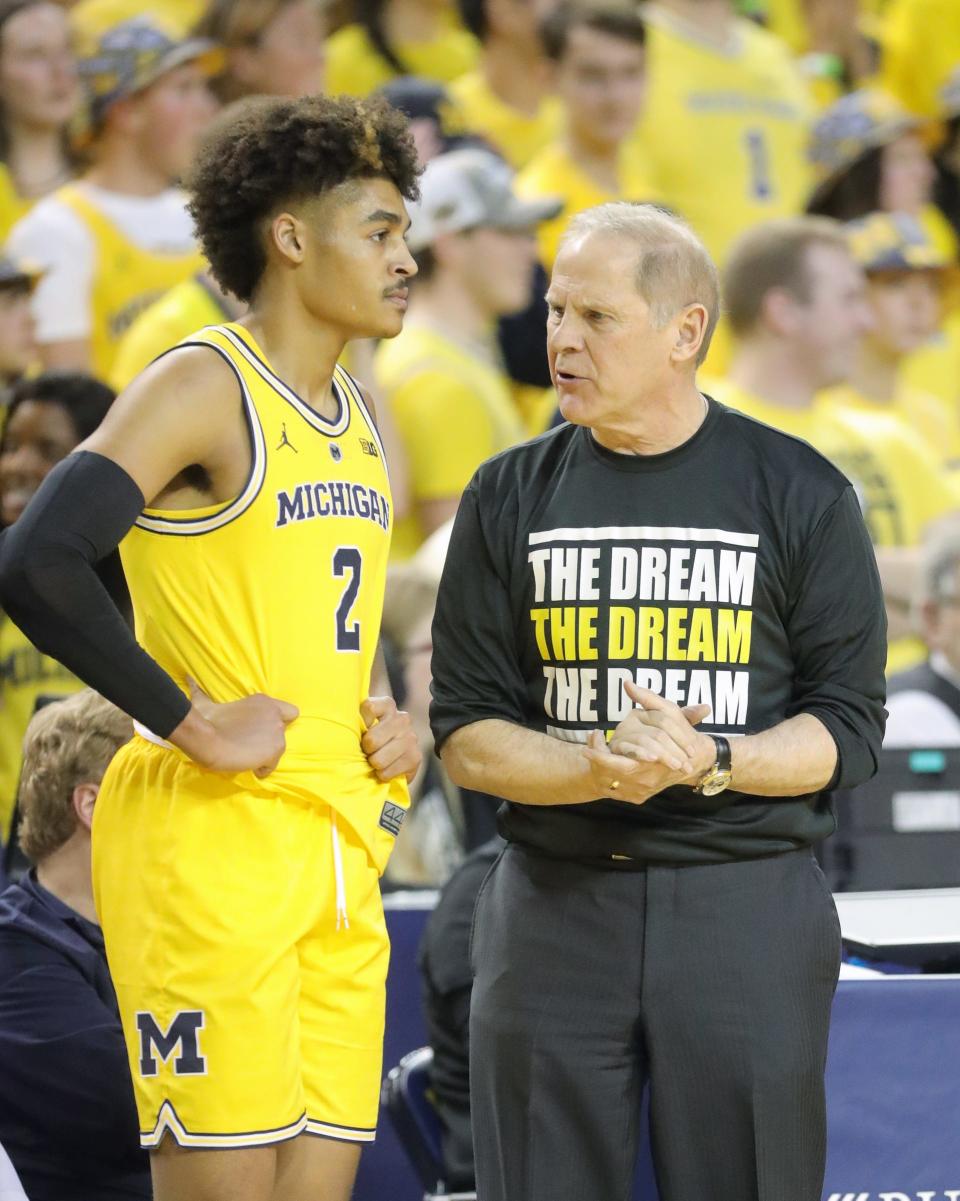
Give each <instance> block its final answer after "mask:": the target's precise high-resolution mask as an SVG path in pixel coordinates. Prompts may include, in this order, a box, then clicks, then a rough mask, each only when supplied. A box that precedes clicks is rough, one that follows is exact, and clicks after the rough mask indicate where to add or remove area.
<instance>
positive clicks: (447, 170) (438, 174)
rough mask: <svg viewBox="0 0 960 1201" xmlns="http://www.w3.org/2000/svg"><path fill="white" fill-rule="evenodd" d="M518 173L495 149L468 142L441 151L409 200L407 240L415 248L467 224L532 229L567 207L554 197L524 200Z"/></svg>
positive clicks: (465, 228)
mask: <svg viewBox="0 0 960 1201" xmlns="http://www.w3.org/2000/svg"><path fill="white" fill-rule="evenodd" d="M513 180H514V173H513V171H512V170H511V168H510V167H509V165H508V164H507V163H505V162H504V161H503V159H501V158H499V157H498V156H497V155H496V154H494V153H493V152H492V151H490V150H484V149H482V148H480V147H475V146H469V147H463V148H461V149H459V150H451V151H449V152H448V153H446V154H441V155H438V156H437V158H435V159H432V160H431V161H430V162H429V163H428V164H427V167H426V170H425V171H424V173H423V176H422V177H421V179H420V200H419V202H418V203H416V204H414V205H411V206H410V218H411V221H412V224H411V226H410V231H409V233H408V234H407V244H408V245H409V247H410V249H411V250H412V251H413V252H414V253H416V252H417V251H419V250H423V249H425V248H426V247H427V246H429V245H430V244H431V243H432V242H433V241H434V240H435V239H436V238H437V237H439V236H440V235H441V234H453V233H462V232H463V231H464V230H468V229H476V228H478V227H481V226H482V227H485V228H487V229H505V230H522V229H533V228H535V227H536V226H537V225H539V224H540V222H541V221H549V220H550V218H551V217H555V216H556V215H557V213H559V212H560V210H561V209H562V208H563V201H562V200H559V199H557V198H555V197H544V198H542V199H540V200H521V199H520V197H519V196H517V194H516V193H515V192H514V190H513Z"/></svg>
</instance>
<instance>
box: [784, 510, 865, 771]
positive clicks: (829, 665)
mask: <svg viewBox="0 0 960 1201" xmlns="http://www.w3.org/2000/svg"><path fill="white" fill-rule="evenodd" d="M791 584H792V587H791V595H792V596H793V597H794V598H795V600H794V604H793V606H792V609H791V612H790V614H789V618H788V622H787V632H788V636H789V638H790V646H791V648H792V649H793V652H794V660H795V664H796V667H795V672H796V674H795V680H794V699H793V702H792V704H791V705H790V708H789V711H788V714H787V715H788V716H789V717H793V716H795V715H796V714H798V713H812V714H813V715H814V716H815V717H818V718H819V719H820V721H822V722H823V724H824V725H825V726H826V727H827V729H828V730H829V731H830V733H831V735H832V736H833V740H834V742H835V743H836V744H837V755H838V761H837V770H836V772H835V774H834V778H833V780H832V781H831V783H830V787H831V788H852V787H853V786H854V785H855V784H860V783H862V782H863V781H864V780H868V779H869V778H870V777H871V776H872V775H873V774H874V773H875V772H876V770H877V763H878V761H879V756H880V746H881V743H882V742H883V731H884V726H885V724H886V717H887V712H886V709H885V708H884V700H885V699H886V681H885V678H884V661H885V659H886V655H887V638H886V634H887V615H886V610H885V608H884V604H883V588H882V586H881V584H880V576H879V573H878V571H877V559H876V554H875V553H874V550H873V546H872V545H871V543H870V538H869V535H868V534H867V530H866V526H865V525H864V522H863V516H862V514H861V512H860V505H859V503H858V501H857V498H856V494H855V493H854V491H853V489H852V488H850V487H848V488H846V489H845V490H844V491H843V492H842V493H841V494H840V496H839V497H838V498H837V499H836V500H835V501H834V502H833V504H832V505H831V506H830V508H829V509H827V511H826V512H825V513H824V515H823V516H822V517H821V519H820V521H819V523H818V524H817V527H816V529H815V530H814V532H813V535H812V537H811V538H810V541H809V542H808V543H807V545H806V547H805V548H804V552H803V554H802V555H801V556H800V560H799V562H798V563H797V565H796V567H795V569H794V572H793V576H792V581H791Z"/></svg>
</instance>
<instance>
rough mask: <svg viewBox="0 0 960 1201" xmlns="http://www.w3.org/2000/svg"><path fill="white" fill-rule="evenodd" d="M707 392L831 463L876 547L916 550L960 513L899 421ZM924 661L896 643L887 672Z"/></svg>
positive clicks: (919, 649)
mask: <svg viewBox="0 0 960 1201" xmlns="http://www.w3.org/2000/svg"><path fill="white" fill-rule="evenodd" d="M704 388H705V389H706V390H707V391H709V393H710V395H711V396H713V397H715V399H717V400H719V401H720V402H721V404H725V405H729V406H730V407H731V408H734V409H739V410H740V411H741V412H743V413H746V414H747V415H748V416H749V417H753V418H754V419H755V420H757V421H762V422H764V424H765V425H771V426H773V427H774V428H775V429H780V430H783V431H784V432H785V433H787V434H793V436H794V437H796V438H803V439H804V441H806V442H809V443H810V444H811V445H812V446H814V447H815V448H816V449H817V450H819V451H820V453H821V454H823V455H825V456H826V457H827V458H828V459H830V461H831V462H832V463H834V464H835V466H836V467H838V468H839V469H840V470H841V471H842V472H843V473H844V475H845V476H846V477H847V479H849V480H850V483H851V484H852V485H853V487H854V489H855V490H856V493H857V497H858V498H859V500H860V506H861V508H862V510H863V518H864V521H865V522H866V525H867V529H868V530H869V532H870V538H871V540H872V542H873V544H874V546H876V547H880V548H885V547H901V546H904V547H909V546H918V545H919V544H920V543H921V541H922V540H923V537H924V533H925V531H926V528H927V526H928V525H930V523H931V522H933V521H936V520H937V519H938V518H940V517H943V516H945V515H946V514H947V513H950V512H951V511H953V510H955V509H957V508H960V488H958V487H957V486H955V485H953V484H952V483H951V482H950V481H949V479H948V477H947V475H946V473H945V472H943V471H942V470H940V468H939V465H938V463H937V462H936V460H935V459H934V458H933V456H932V455H931V454H930V453H929V451H928V450H927V447H926V446H925V445H924V443H923V442H922V441H921V440H920V439H919V438H918V437H917V436H916V435H915V434H914V433H913V432H912V430H910V429H909V428H907V426H905V425H904V423H903V422H902V421H901V420H900V418H899V417H897V416H896V415H895V414H887V413H872V412H865V411H860V410H856V409H852V408H847V409H845V410H843V411H841V410H840V409H839V408H838V407H831V408H827V407H826V406H818V405H813V406H811V407H810V408H808V409H804V410H796V409H789V408H786V407H784V406H783V405H776V404H769V403H768V402H766V401H763V400H761V399H760V398H759V397H757V396H753V395H751V394H750V393H748V392H745V391H744V390H743V389H742V388H740V387H738V386H737V385H736V384H734V383H732V382H731V381H729V380H723V381H716V380H711V381H710V382H709V383H706V382H705V383H704ZM924 653H925V652H924V647H923V644H922V643H921V642H920V641H919V639H916V638H899V639H896V640H894V641H893V642H891V643H890V646H889V650H888V654H887V672H888V673H890V674H892V673H894V672H897V671H904V670H906V668H908V667H912V666H914V665H915V664H916V663H918V662H919V661H920V660H921V659H922V658H923V656H924Z"/></svg>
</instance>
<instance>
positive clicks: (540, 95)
mask: <svg viewBox="0 0 960 1201" xmlns="http://www.w3.org/2000/svg"><path fill="white" fill-rule="evenodd" d="M556 2H557V0H459V3H460V16H461V18H462V20H463V23H464V25H466V27H467V28H468V29H469V30H470V32H471V33H472V34H473V35H474V37H475V38H476V39H477V41H478V42H479V43H480V45H481V47H482V49H481V51H480V61H479V62H478V63H477V66H476V68H475V69H474V70H473V71H468V72H467V73H466V74H465V75H461V76H460V78H459V79H457V80H454V82H453V83H452V84H451V85H450V95H451V97H452V99H453V101H454V102H455V103H456V105H457V109H458V112H459V116H460V119H461V120H462V122H463V125H464V128H465V129H466V130H467V132H469V133H472V134H476V135H478V136H479V137H482V138H484V140H485V141H487V142H488V143H489V144H490V145H491V146H492V147H493V148H494V149H495V150H496V151H497V152H498V153H499V154H501V155H503V157H504V158H505V159H506V160H507V162H508V163H509V164H510V165H511V166H512V167H513V169H514V170H515V171H519V170H520V169H521V168H522V167H525V166H526V165H527V163H529V162H530V160H531V159H532V158H533V157H534V155H536V154H537V153H538V152H539V151H540V150H543V149H544V148H545V147H546V146H548V145H549V144H550V143H551V142H553V141H555V140H556V138H557V137H559V135H560V133H561V129H562V123H563V110H562V107H561V104H560V101H559V99H558V97H557V96H556V95H555V94H554V92H553V81H552V71H551V65H550V60H549V59H548V58H547V56H546V53H545V51H544V45H543V41H542V39H541V37H540V31H539V25H540V21H541V20H542V19H543V18H544V17H546V16H547V15H549V13H550V12H551V11H552V10H553V8H554V7H555V6H556Z"/></svg>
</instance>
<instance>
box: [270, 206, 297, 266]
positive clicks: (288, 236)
mask: <svg viewBox="0 0 960 1201" xmlns="http://www.w3.org/2000/svg"><path fill="white" fill-rule="evenodd" d="M270 240H271V242H272V243H273V245H274V247H275V248H276V249H277V251H278V252H279V253H280V254H281V255H283V257H284V258H285V259H287V260H288V261H289V262H290V263H302V262H303V247H304V241H305V239H304V228H303V222H302V221H300V220H299V218H297V217H294V215H293V214H292V213H279V214H278V215H277V216H276V217H274V219H273V221H272V222H271V224H270Z"/></svg>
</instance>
